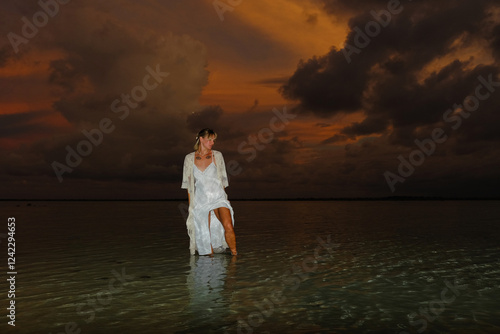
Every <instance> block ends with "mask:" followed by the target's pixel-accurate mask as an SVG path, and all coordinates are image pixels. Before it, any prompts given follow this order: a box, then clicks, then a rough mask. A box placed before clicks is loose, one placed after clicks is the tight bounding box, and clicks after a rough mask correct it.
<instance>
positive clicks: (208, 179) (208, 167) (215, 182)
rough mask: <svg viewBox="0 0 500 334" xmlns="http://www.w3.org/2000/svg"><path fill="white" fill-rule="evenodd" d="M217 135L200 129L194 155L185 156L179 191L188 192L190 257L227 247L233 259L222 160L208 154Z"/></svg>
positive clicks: (230, 210)
mask: <svg viewBox="0 0 500 334" xmlns="http://www.w3.org/2000/svg"><path fill="white" fill-rule="evenodd" d="M216 138H217V134H216V133H215V132H214V131H213V130H211V129H203V130H201V131H200V132H199V133H198V135H197V136H196V144H195V145H194V150H195V151H194V152H191V153H189V154H188V155H186V158H185V159H184V170H183V177H182V188H183V189H187V191H188V200H189V215H188V218H187V222H186V226H187V229H188V234H189V238H190V245H189V249H190V251H191V254H194V253H195V251H198V254H200V255H209V254H213V253H221V252H224V251H225V250H226V248H228V247H229V249H230V250H231V254H233V255H236V254H237V251H236V237H235V235H234V229H233V226H234V219H233V208H232V207H231V205H230V204H229V201H228V200H227V195H226V192H225V191H224V188H225V187H227V186H228V180H227V174H226V166H225V164H224V158H223V157H222V153H220V152H219V151H215V150H212V146H213V145H214V142H215V139H216Z"/></svg>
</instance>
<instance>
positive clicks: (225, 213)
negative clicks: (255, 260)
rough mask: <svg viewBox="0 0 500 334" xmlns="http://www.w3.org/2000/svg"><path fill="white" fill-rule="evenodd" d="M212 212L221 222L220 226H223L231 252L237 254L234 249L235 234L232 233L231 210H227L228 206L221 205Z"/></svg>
mask: <svg viewBox="0 0 500 334" xmlns="http://www.w3.org/2000/svg"><path fill="white" fill-rule="evenodd" d="M214 212H215V215H216V216H217V219H219V221H220V222H221V223H222V226H223V227H224V231H225V233H224V236H225V238H226V242H227V245H228V246H229V249H230V250H231V254H233V255H237V254H238V252H237V251H236V236H235V234H234V228H233V220H232V218H231V211H229V209H228V208H224V207H221V208H217V209H215V210H214Z"/></svg>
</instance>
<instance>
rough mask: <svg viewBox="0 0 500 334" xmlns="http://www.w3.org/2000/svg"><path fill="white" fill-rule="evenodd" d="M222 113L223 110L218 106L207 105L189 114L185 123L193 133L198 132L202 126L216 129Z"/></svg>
mask: <svg viewBox="0 0 500 334" xmlns="http://www.w3.org/2000/svg"><path fill="white" fill-rule="evenodd" d="M222 114H223V111H222V108H221V107H220V106H209V107H206V108H205V109H203V110H201V111H198V112H194V113H192V114H191V115H189V116H188V117H187V124H188V127H189V129H190V130H191V131H193V133H198V131H200V130H201V129H204V128H210V129H216V128H217V124H218V121H219V118H220V116H221V115H222Z"/></svg>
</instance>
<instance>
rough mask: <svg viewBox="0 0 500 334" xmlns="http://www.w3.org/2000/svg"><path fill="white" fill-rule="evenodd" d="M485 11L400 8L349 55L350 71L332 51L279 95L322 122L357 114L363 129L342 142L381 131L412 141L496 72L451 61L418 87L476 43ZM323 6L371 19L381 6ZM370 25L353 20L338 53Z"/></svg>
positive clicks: (307, 65)
mask: <svg viewBox="0 0 500 334" xmlns="http://www.w3.org/2000/svg"><path fill="white" fill-rule="evenodd" d="M492 3H493V2H491V1H479V2H470V1H469V2H461V3H456V2H448V1H445V2H443V3H440V6H439V7H437V6H435V3H434V2H433V3H431V2H419V3H406V2H404V3H403V2H402V4H401V6H403V5H404V7H400V10H401V11H400V12H399V13H398V14H394V15H392V17H391V22H390V23H389V24H388V25H387V27H385V28H381V32H380V33H379V34H378V35H377V36H375V37H372V38H371V41H370V43H369V44H368V45H367V46H366V47H365V48H362V49H361V50H360V53H359V54H357V53H352V54H350V57H351V60H352V62H351V63H348V61H347V59H346V56H345V54H344V52H343V51H342V50H338V49H336V48H332V50H331V51H330V52H329V53H328V54H327V55H324V56H320V57H313V58H311V59H309V60H307V61H301V63H300V64H299V65H298V68H297V70H296V71H295V73H294V74H293V75H292V76H291V77H290V78H289V80H288V82H287V83H286V84H285V85H283V86H282V87H281V92H282V94H283V96H284V97H286V98H288V99H290V100H297V101H299V106H300V108H301V109H303V110H306V111H311V112H313V113H315V114H317V115H318V116H322V117H330V116H332V115H335V114H338V113H352V112H356V111H363V112H364V114H365V119H364V120H363V121H361V122H357V123H354V124H352V125H350V126H347V127H345V128H344V129H343V130H342V134H344V135H347V136H350V137H356V136H360V135H370V134H380V133H383V132H385V131H387V130H388V128H389V126H392V127H393V131H394V133H395V134H397V133H399V131H400V130H403V129H404V132H405V133H407V132H408V131H410V133H412V132H413V131H414V130H415V129H416V128H417V127H419V126H422V125H431V124H434V123H435V122H437V121H438V120H439V119H440V118H441V117H442V114H443V112H444V111H445V110H446V109H447V108H450V107H451V106H452V105H453V103H460V102H461V101H462V100H463V99H464V98H465V97H466V96H467V95H468V94H470V92H471V90H473V89H474V87H475V85H476V84H477V77H478V76H479V75H483V76H485V75H488V73H493V74H496V73H497V72H498V70H497V67H493V66H486V65H484V66H476V67H473V66H472V65H471V64H469V63H468V62H462V61H458V60H456V61H454V62H452V63H450V64H448V65H447V66H445V67H444V68H442V69H440V70H439V72H437V73H432V74H431V75H430V76H429V77H428V78H426V79H425V80H424V82H419V76H421V71H422V70H423V69H424V67H425V66H427V65H429V64H430V63H431V62H432V61H437V60H439V59H440V57H443V56H445V55H446V54H448V53H450V52H455V51H459V48H460V47H466V46H468V43H471V41H473V40H477V39H481V38H483V36H482V34H483V33H484V30H485V29H488V28H487V25H486V23H485V22H486V21H487V19H488V18H489V12H488V10H489V9H490V5H491V4H492ZM325 6H326V8H328V9H329V11H331V12H332V13H333V9H334V8H344V7H349V8H350V9H352V10H354V9H356V8H358V9H357V10H358V11H359V10H360V9H363V10H365V11H369V10H375V11H376V12H379V10H385V9H386V6H387V2H380V1H379V2H375V1H355V2H347V1H325ZM339 6H340V7H339ZM450 18H451V19H450ZM373 20H374V18H373V17H372V14H370V13H369V12H361V13H360V14H359V15H357V16H355V17H353V18H352V19H351V20H350V21H349V27H350V29H351V32H350V33H349V34H348V36H347V38H346V45H351V46H355V45H358V44H359V43H358V44H356V36H357V35H358V32H357V31H356V30H355V28H360V29H364V28H365V25H366V23H367V22H369V21H373ZM495 29H496V28H495ZM457 41H460V42H459V43H458V44H457ZM492 43H493V44H494V43H495V41H494V40H493V42H492ZM486 52H487V50H486ZM471 67H472V68H471ZM400 139H403V137H401V138H400ZM403 142H404V140H403Z"/></svg>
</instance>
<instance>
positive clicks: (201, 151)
mask: <svg viewBox="0 0 500 334" xmlns="http://www.w3.org/2000/svg"><path fill="white" fill-rule="evenodd" d="M210 151H211V150H207V149H200V150H199V151H198V154H199V155H207V154H209V153H210Z"/></svg>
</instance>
